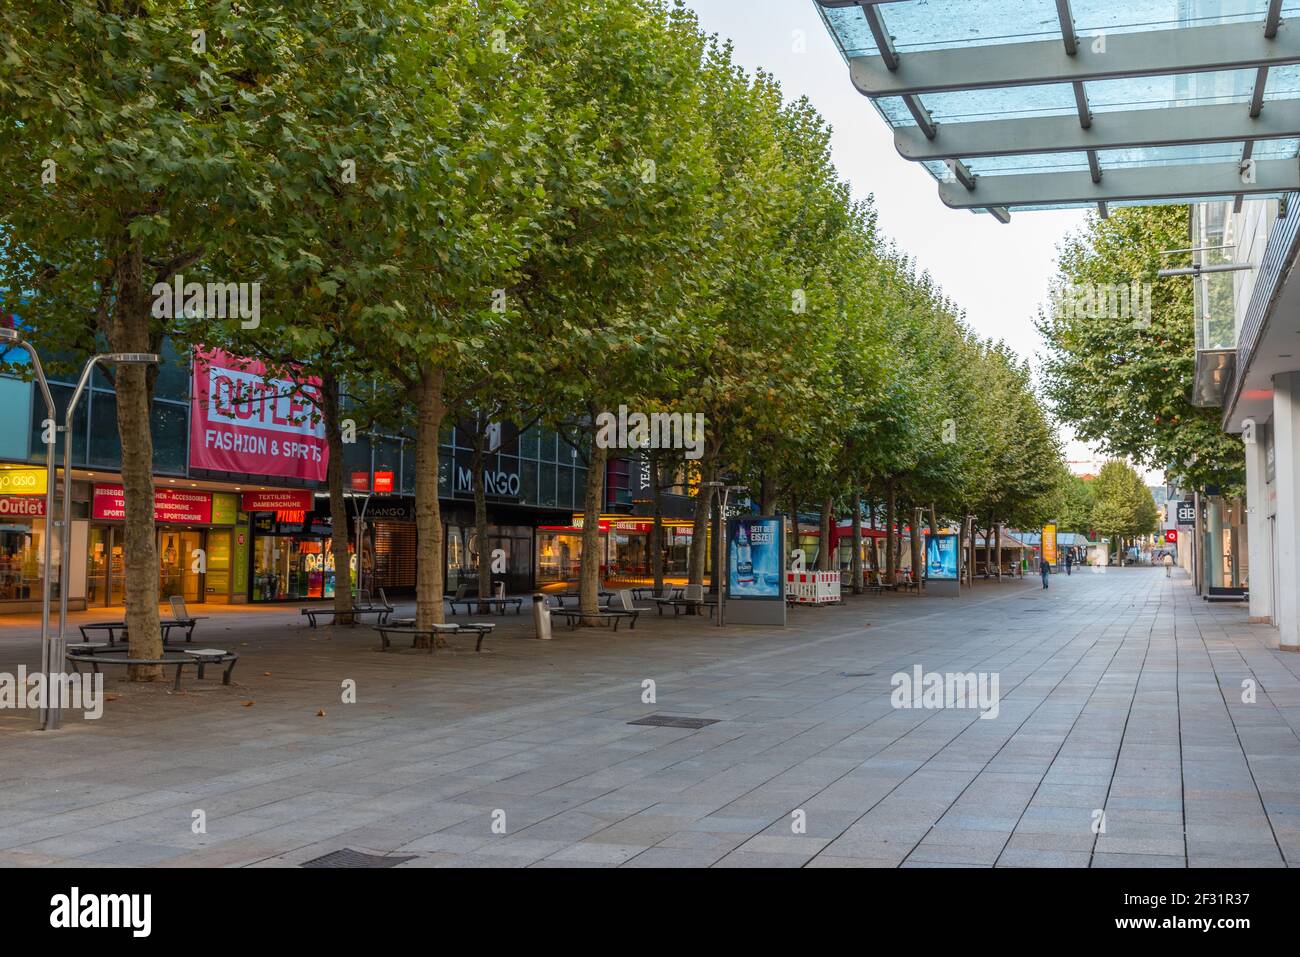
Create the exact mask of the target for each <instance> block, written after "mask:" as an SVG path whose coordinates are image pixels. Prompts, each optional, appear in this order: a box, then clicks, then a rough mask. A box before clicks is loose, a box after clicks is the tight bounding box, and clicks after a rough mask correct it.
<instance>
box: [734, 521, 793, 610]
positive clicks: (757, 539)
mask: <svg viewBox="0 0 1300 957" xmlns="http://www.w3.org/2000/svg"><path fill="white" fill-rule="evenodd" d="M727 531H728V535H727V598H728V600H730V599H733V598H735V599H746V598H761V599H780V600H784V598H785V574H784V563H783V562H782V559H781V534H782V528H781V519H780V518H774V517H745V518H734V519H732V520H731V521H730V522H729V523H728V527H727Z"/></svg>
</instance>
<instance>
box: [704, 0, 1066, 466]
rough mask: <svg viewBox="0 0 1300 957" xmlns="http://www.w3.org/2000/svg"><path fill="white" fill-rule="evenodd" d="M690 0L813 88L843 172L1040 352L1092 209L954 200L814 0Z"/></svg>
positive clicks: (929, 257)
mask: <svg viewBox="0 0 1300 957" xmlns="http://www.w3.org/2000/svg"><path fill="white" fill-rule="evenodd" d="M687 2H688V4H689V5H690V6H691V7H692V8H693V9H694V10H695V12H696V14H698V16H699V18H700V23H701V25H702V26H703V28H704V29H705V30H706V31H708V32H711V33H717V34H719V35H720V36H722V37H725V38H730V39H731V40H732V41H733V43H734V44H735V55H736V59H737V61H738V62H739V63H741V64H742V65H743V66H745V67H746V68H747V69H749V70H751V71H752V70H754V69H756V68H758V67H760V66H761V67H763V68H764V69H766V70H767V71H768V72H769V73H771V74H772V75H773V76H775V77H776V78H777V79H778V80H779V81H780V83H781V86H782V89H783V90H784V91H785V95H786V97H787V99H790V98H794V97H798V96H807V97H808V99H809V100H810V101H811V102H812V104H813V105H814V106H815V107H816V108H817V110H818V111H819V112H820V113H821V114H822V116H824V117H826V119H827V120H828V121H829V122H830V124H831V126H832V127H833V129H834V138H833V141H832V142H833V149H834V159H835V164H836V166H837V167H838V168H839V171H840V175H841V176H842V177H843V178H844V179H845V180H847V181H848V182H849V183H850V184H852V187H853V190H854V193H855V194H856V195H857V196H859V197H866V196H867V195H872V196H874V197H875V206H876V209H877V211H878V212H879V217H880V219H879V222H880V228H881V229H882V230H883V232H884V234H885V235H886V236H888V237H890V238H892V239H894V240H895V241H896V242H897V243H898V245H899V246H900V247H901V248H902V249H904V250H906V251H907V252H908V253H910V254H911V255H913V256H915V257H916V258H917V260H918V262H919V263H920V265H921V267H922V268H923V269H928V270H929V271H930V274H931V275H932V276H933V277H934V278H935V279H936V281H937V282H938V283H939V284H940V285H941V286H942V287H943V289H944V291H945V292H946V293H947V294H948V296H949V297H950V298H951V299H952V300H953V301H954V302H956V303H957V304H958V305H959V307H960V308H962V309H964V310H965V312H966V320H967V322H968V323H969V324H970V325H971V327H972V328H973V329H974V330H975V331H976V332H977V333H978V334H979V335H982V336H986V337H992V338H995V339H1003V340H1005V341H1006V342H1007V343H1008V344H1009V345H1010V346H1012V347H1013V348H1014V349H1016V350H1017V351H1018V352H1019V353H1020V354H1021V355H1022V356H1024V357H1025V358H1028V359H1031V361H1032V359H1033V356H1034V354H1035V353H1036V352H1037V351H1038V350H1039V349H1040V346H1041V343H1040V340H1039V337H1038V333H1037V332H1036V331H1035V329H1034V325H1033V320H1034V316H1035V314H1036V312H1037V310H1038V308H1039V306H1040V305H1041V304H1043V303H1045V302H1046V301H1047V290H1048V284H1049V282H1050V281H1051V279H1052V277H1053V276H1055V274H1056V250H1057V246H1058V245H1059V244H1060V242H1061V241H1062V239H1063V238H1064V237H1065V235H1066V234H1067V233H1068V232H1069V231H1071V230H1073V229H1077V228H1078V227H1079V226H1081V225H1082V223H1083V220H1084V212H1083V211H1081V210H1069V211H1063V212H1037V213H1018V214H1016V215H1013V216H1012V218H1011V223H1010V224H1009V225H1006V226H1004V225H1002V224H1001V223H999V222H998V221H997V220H995V219H994V218H993V217H992V216H989V215H976V214H973V213H969V212H964V211H959V210H952V209H948V208H947V207H946V206H944V205H943V203H941V202H940V201H939V195H938V192H937V190H936V186H935V182H934V180H933V178H932V177H931V176H930V174H929V173H927V172H926V171H925V170H924V169H923V168H922V167H921V166H920V165H919V164H916V163H912V162H909V161H907V160H905V159H903V158H902V157H901V156H899V155H898V151H897V150H895V149H894V140H893V135H892V134H891V133H890V131H889V128H888V126H887V125H886V124H885V121H884V120H883V119H882V118H881V117H880V115H879V114H878V113H877V112H876V110H875V108H874V107H873V106H872V105H871V102H870V101H869V100H868V99H867V98H866V97H864V96H862V94H860V93H858V91H857V90H856V89H854V87H853V84H852V83H851V82H850V81H849V74H848V68H847V67H846V66H845V64H844V60H843V59H842V58H841V57H840V55H839V52H838V51H837V50H836V49H835V44H834V43H833V42H832V40H831V38H830V35H829V34H828V33H827V32H826V29H825V27H824V26H823V24H822V21H821V17H820V16H818V14H817V10H816V8H815V5H814V0H687ZM800 38H802V41H803V52H798V46H799V44H798V41H799V39H800ZM1035 365H1036V364H1035ZM1064 434H1065V436H1066V437H1067V438H1068V433H1064ZM1090 454H1091V453H1089V451H1088V450H1087V449H1086V447H1084V446H1082V445H1080V444H1079V443H1070V444H1069V446H1067V457H1068V458H1070V459H1074V460H1078V459H1082V458H1085V457H1088V456H1089V455H1090Z"/></svg>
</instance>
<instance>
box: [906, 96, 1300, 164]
mask: <svg viewBox="0 0 1300 957" xmlns="http://www.w3.org/2000/svg"><path fill="white" fill-rule="evenodd" d="M934 129H935V130H937V134H936V135H935V137H934V139H928V138H927V137H926V135H925V134H924V133H923V132H922V131H920V130H918V129H917V128H916V127H914V126H902V127H899V128H897V129H895V130H894V146H895V147H896V148H897V149H898V152H899V154H900V155H902V156H903V157H904V158H905V159H909V160H917V161H921V160H939V159H947V158H949V157H957V156H960V157H967V158H969V157H972V156H1014V155H1017V154H1020V153H1060V152H1079V151H1082V150H1109V149H1124V148H1127V147H1131V146H1179V145H1183V144H1188V143H1233V142H1240V141H1242V140H1260V139H1264V140H1266V139H1280V138H1287V137H1297V136H1300V100H1273V101H1270V102H1269V104H1268V109H1266V110H1262V111H1261V112H1260V114H1259V116H1258V118H1256V119H1252V118H1251V116H1250V112H1249V110H1248V109H1246V107H1245V106H1243V105H1242V104H1239V103H1222V104H1213V105H1211V106H1178V107H1168V108H1162V109H1148V110H1115V111H1111V112H1102V113H1094V114H1092V122H1091V124H1090V125H1089V126H1088V127H1087V128H1086V129H1085V128H1083V127H1081V126H1080V125H1079V119H1078V117H1075V116H1070V115H1066V116H1037V117H1031V118H1029V119H1014V120H984V121H980V122H974V123H940V124H938V125H937V126H936V127H934Z"/></svg>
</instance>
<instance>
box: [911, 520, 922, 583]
mask: <svg viewBox="0 0 1300 957" xmlns="http://www.w3.org/2000/svg"><path fill="white" fill-rule="evenodd" d="M921 521H922V516H921V509H919V508H913V509H912V580H913V581H915V582H920V580H921V579H922V578H923V577H924V574H925V569H924V568H923V561H922V559H921ZM917 589H918V591H917V594H920V590H919V589H920V585H918V586H917Z"/></svg>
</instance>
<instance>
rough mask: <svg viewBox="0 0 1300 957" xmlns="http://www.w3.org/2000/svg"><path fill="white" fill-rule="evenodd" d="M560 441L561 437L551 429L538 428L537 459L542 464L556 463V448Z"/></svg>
mask: <svg viewBox="0 0 1300 957" xmlns="http://www.w3.org/2000/svg"><path fill="white" fill-rule="evenodd" d="M558 441H559V436H558V435H556V434H555V433H554V432H552V431H551V430H550V429H547V428H543V427H540V426H539V427H538V429H537V458H538V460H539V461H542V462H554V461H555V460H556V459H555V446H556V443H557V442H558Z"/></svg>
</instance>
